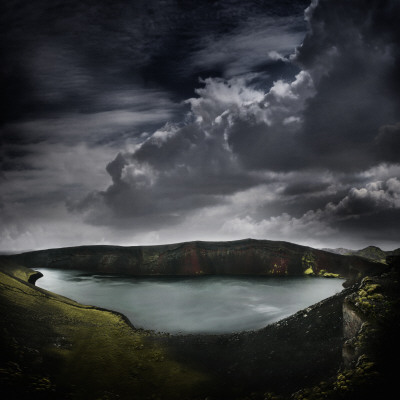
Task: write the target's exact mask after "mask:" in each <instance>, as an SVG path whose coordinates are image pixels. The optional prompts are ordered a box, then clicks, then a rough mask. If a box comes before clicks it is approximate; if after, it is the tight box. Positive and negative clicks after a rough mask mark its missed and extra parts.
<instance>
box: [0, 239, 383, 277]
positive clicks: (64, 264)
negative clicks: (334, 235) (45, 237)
mask: <svg viewBox="0 0 400 400" xmlns="http://www.w3.org/2000/svg"><path fill="white" fill-rule="evenodd" d="M2 258H3V259H5V260H9V261H10V262H15V263H18V264H20V265H25V266H28V267H30V268H39V267H42V268H63V269H71V268H74V269H81V270H86V271H91V272H104V273H120V274H128V275H202V274H219V275H224V274H232V275H234V274H252V275H303V274H305V273H306V274H315V275H327V276H329V274H339V275H341V276H344V277H347V278H352V279H355V278H357V277H361V276H365V275H366V274H370V273H373V272H377V271H379V269H380V268H382V266H381V265H380V264H378V263H373V262H371V261H368V260H366V259H363V258H359V257H355V256H341V255H338V254H333V253H329V252H325V251H322V250H317V249H312V248H310V247H305V246H300V245H296V244H292V243H287V242H275V241H268V240H252V239H246V240H238V241H232V242H187V243H177V244H171V245H161V246H135V247H119V246H81V247H70V248H60V249H50V250H41V251H34V252H28V253H23V254H19V255H12V256H2V257H0V259H2Z"/></svg>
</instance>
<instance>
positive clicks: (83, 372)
mask: <svg viewBox="0 0 400 400" xmlns="http://www.w3.org/2000/svg"><path fill="white" fill-rule="evenodd" d="M32 274H33V272H32V271H31V270H29V269H27V268H24V267H11V266H8V267H4V266H3V267H0V282H1V283H0V287H1V291H0V316H1V323H2V329H1V358H2V360H1V368H0V382H1V387H2V392H3V393H4V391H7V389H8V391H9V392H11V393H10V395H11V394H12V395H13V398H18V399H19V398H29V399H32V398H55V399H60V398H70V397H72V398H74V399H75V398H77V399H114V398H118V397H117V395H118V396H122V397H123V398H127V397H128V396H131V395H132V394H134V398H157V397H158V396H160V394H161V393H162V397H163V398H170V399H179V398H186V397H187V396H188V395H189V394H192V393H193V391H196V392H198V391H199V390H200V388H199V385H200V384H201V387H203V388H204V387H206V386H207V385H205V384H206V381H207V377H206V376H204V374H200V373H199V372H196V371H195V370H193V369H191V368H188V367H187V366H186V365H185V364H184V363H178V362H176V361H174V360H173V358H172V357H171V356H170V355H169V354H168V353H167V352H166V350H165V349H164V348H163V347H162V346H161V345H156V344H155V343H154V341H153V342H150V341H148V340H147V337H148V333H147V332H145V331H141V330H135V329H132V327H131V326H130V324H129V322H128V321H127V320H126V319H125V318H124V317H123V316H121V315H118V314H116V313H113V312H109V311H105V310H100V309H97V308H95V307H91V306H85V305H81V304H78V303H75V302H74V301H71V300H69V299H67V298H65V297H62V296H58V295H55V294H53V293H50V292H47V291H45V290H42V289H39V288H37V287H35V286H33V285H32V284H30V283H27V280H28V278H29V276H31V275H32ZM116 388H117V393H115V389H116ZM10 398H11V397H10Z"/></svg>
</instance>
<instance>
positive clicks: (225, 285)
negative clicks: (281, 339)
mask: <svg viewBox="0 0 400 400" xmlns="http://www.w3.org/2000/svg"><path fill="white" fill-rule="evenodd" d="M38 271H40V272H42V273H43V275H44V277H43V278H40V279H39V280H38V281H37V282H36V285H37V286H39V287H41V288H43V289H47V290H50V291H52V292H55V293H58V294H61V295H63V296H66V297H68V298H70V299H73V300H76V301H78V302H80V303H83V304H90V305H94V306H97V307H102V308H107V309H110V310H115V311H119V312H121V313H123V314H125V315H126V316H127V317H128V318H129V320H130V321H131V322H132V324H133V325H134V326H135V327H137V328H144V329H151V330H155V331H160V332H170V333H229V332H237V331H243V330H255V329H260V328H262V327H264V326H266V325H268V324H271V323H273V322H276V321H278V320H280V319H283V318H285V317H288V316H290V315H292V314H294V313H296V312H297V311H299V310H301V309H303V308H306V307H308V306H310V305H312V304H314V303H317V302H318V301H320V300H323V299H325V298H327V297H330V296H332V295H333V294H335V293H338V292H340V291H341V290H342V289H343V288H342V283H343V280H342V279H327V278H313V277H227V276H223V277H221V276H206V277H191V278H181V277H177V278H175V277H157V278H153V277H151V278H149V277H146V278H143V277H142V278H133V277H126V276H119V275H92V274H87V273H83V272H82V271H70V270H69V271H67V270H57V269H44V268H42V269H38Z"/></svg>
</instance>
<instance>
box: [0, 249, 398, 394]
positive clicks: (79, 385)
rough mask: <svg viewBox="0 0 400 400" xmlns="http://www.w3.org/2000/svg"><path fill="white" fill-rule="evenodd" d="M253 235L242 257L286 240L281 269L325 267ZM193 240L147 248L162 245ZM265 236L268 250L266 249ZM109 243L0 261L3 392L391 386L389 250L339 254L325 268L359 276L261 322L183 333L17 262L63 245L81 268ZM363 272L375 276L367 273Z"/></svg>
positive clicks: (312, 390)
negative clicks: (366, 257)
mask: <svg viewBox="0 0 400 400" xmlns="http://www.w3.org/2000/svg"><path fill="white" fill-rule="evenodd" d="M251 242H252V241H244V242H233V243H234V245H235V246H238V247H239V248H242V249H243V246H244V245H248V246H250V245H251V244H252V245H254V243H251ZM196 243H197V242H196ZM258 244H261V248H262V249H263V250H260V249H259V248H258V249H257V251H258V253H257V251H254V253H251V252H249V254H259V255H258V257H259V259H262V257H261V256H260V254H264V258H265V259H269V260H271V257H272V256H271V254H276V252H277V249H278V248H279V249H282V248H284V249H286V252H281V255H282V258H284V257H286V258H285V259H290V260H292V262H293V264H292V265H294V260H295V259H296V257H297V261H298V260H299V258H300V260H301V263H300V265H301V269H298V270H297V269H294V270H291V269H289V270H288V273H297V272H298V271H302V272H303V273H304V271H307V270H308V269H310V268H311V270H312V271H313V272H314V273H318V272H320V271H321V269H320V268H321V266H319V264H318V261H316V260H320V258H319V257H318V256H319V254H318V251H317V252H316V253H314V252H313V251H312V249H309V248H301V246H296V245H290V244H286V243H284V244H283V245H281V244H278V245H277V242H262V243H259V242H256V243H255V246H253V248H254V247H257V245H258ZM190 245H191V244H190V243H189V244H182V245H171V246H172V248H171V247H170V248H168V246H157V247H156V248H150V250H151V251H153V254H154V253H155V252H156V250H157V251H159V252H160V253H162V252H167V253H168V252H169V251H176V250H179V249H181V251H183V250H184V249H187V248H188V247H187V246H189V248H190ZM207 245H209V246H210V247H211V246H215V247H214V249H215V248H216V249H217V250H218V248H219V249H221V248H222V249H224V250H223V252H222V253H223V254H229V253H228V250H229V251H230V250H231V248H229V247H230V243H228V244H227V246H226V247H224V246H221V247H218V246H219V244H214V243H213V244H207ZM264 245H265V246H264ZM267 245H270V246H271V247H272V249H271V248H270V250H269V252H267V251H266V250H265V249H266V248H267ZM284 246H286V247H284ZM160 247H161V250H162V251H160ZM182 248H183V250H182ZM82 249H84V251H82ZM110 249H111V248H110V247H106V248H104V247H80V248H73V249H59V250H49V251H43V252H35V253H26V254H24V255H22V256H13V257H5V258H3V257H2V258H0V278H1V279H0V321H1V326H0V384H1V387H2V394H7V395H8V396H9V397H8V398H11V397H12V398H26V399H104V400H105V399H108V400H111V399H131V398H135V399H157V398H159V399H171V400H172V399H188V400H189V399H191V400H200V399H202V400H204V399H206V398H209V399H214V400H218V399H221V400H222V399H237V400H238V399H243V400H244V399H247V400H248V399H252V400H253V399H254V400H263V399H268V400H272V399H296V400H304V399H315V400H318V399H352V400H354V399H368V398H372V397H370V395H371V396H372V395H373V396H374V397H375V398H383V397H385V396H387V395H388V394H389V393H390V391H391V390H393V387H395V385H396V374H397V372H398V371H397V369H396V365H397V361H396V360H397V359H398V356H399V345H398V337H399V334H400V327H399V308H400V305H399V259H398V258H396V257H392V258H391V259H389V260H388V261H389V265H383V266H382V265H381V264H376V263H366V264H364V262H359V261H358V259H357V258H354V260H355V261H356V262H357V263H359V264H355V265H357V267H358V269H355V266H354V264H352V262H351V260H352V258H348V257H343V258H342V259H343V261H342V262H343V264H340V265H339V267H334V266H333V269H331V270H329V269H327V270H328V271H333V273H338V272H340V273H341V274H342V275H345V276H346V275H347V276H349V275H352V270H355V271H356V275H354V273H353V276H359V277H360V278H362V279H363V280H362V282H361V283H360V282H359V283H357V284H354V285H352V286H350V287H349V288H348V289H346V290H345V291H343V292H342V293H339V294H338V295H336V296H333V297H331V298H329V299H326V300H324V301H322V302H320V303H318V304H316V305H314V306H312V307H309V308H307V309H305V310H302V311H300V312H298V313H296V314H295V315H294V316H292V317H289V318H287V319H285V320H283V321H280V322H278V323H275V324H273V325H270V326H267V327H265V328H264V329H261V330H258V331H255V332H243V333H239V334H230V335H181V336H171V335H164V334H155V333H154V332H148V331H143V330H138V329H135V328H134V327H132V326H131V325H130V324H129V322H128V321H127V320H126V318H124V317H123V316H121V315H120V314H118V313H113V312H110V311H106V310H101V309H98V308H96V307H92V306H84V305H81V304H78V303H75V302H73V301H71V300H69V299H66V298H64V297H62V296H58V295H55V294H53V293H50V292H47V291H45V290H43V289H40V288H38V287H36V286H34V284H33V283H34V281H35V280H36V279H37V278H38V277H39V275H38V274H37V273H35V271H32V270H30V269H28V268H25V267H23V266H20V265H18V264H16V262H17V261H18V262H20V263H24V264H26V265H29V260H33V261H35V262H43V260H46V259H47V260H50V262H49V263H48V264H46V265H42V264H35V266H47V267H49V266H50V267H51V266H59V265H53V262H54V261H55V260H57V257H58V256H60V254H61V255H62V254H64V255H66V257H67V259H68V260H70V261H71V260H73V259H74V257H78V259H79V257H82V255H84V254H86V264H82V265H86V266H87V267H88V268H89V267H91V266H92V264H91V263H92V262H93V260H95V259H99V258H98V257H100V258H101V257H104V255H106V254H108V255H109V254H110ZM112 249H115V248H112ZM117 249H119V250H118V251H117V252H115V253H113V254H117V255H118V257H123V254H125V257H126V254H129V253H130V251H131V250H132V251H136V252H138V251H139V250H140V251H143V248H117ZM146 250H148V249H145V251H146ZM236 250H237V249H236ZM236 250H235V251H236ZM219 251H221V250H219ZM252 251H253V250H252ZM85 252H86V253H85ZM263 252H264V253H263ZM322 253H323V252H322ZM179 254H182V253H178V255H179ZM183 254H184V251H183ZM32 255H33V256H32ZM289 256H290V257H289ZM36 257H37V258H36ZM46 257H47V258H46ZM91 257H93V258H91ZM291 257H292V258H291ZM60 258H61V259H62V257H60ZM221 259H222V257H221ZM344 259H345V260H347V264H346V262H345V261H344ZM40 260H41V261H40ZM87 260H90V262H88V261H87ZM310 260H311V261H310ZM70 261H69V262H70ZM63 262H66V261H63ZM66 265H70V264H66ZM105 265H111V266H112V265H113V264H112V263H111V264H107V263H106V264H105ZM180 265H182V264H180ZM189 265H190V264H189ZM326 265H327V264H325V267H326ZM69 267H70V268H72V267H73V265H72V266H71V265H70V266H69ZM110 268H111V267H110ZM107 271H108V272H115V271H114V270H112V269H108V270H107ZM239 271H241V272H240V273H244V272H242V270H239ZM275 271H276V270H275ZM238 273H239V272H238ZM268 273H271V272H268ZM366 273H371V275H372V276H370V277H368V278H365V274H366ZM391 363H392V364H391ZM391 365H394V367H392V366H391ZM7 391H8V392H7ZM379 396H380V397H379ZM382 396H383V397H382ZM388 398H389V397H388Z"/></svg>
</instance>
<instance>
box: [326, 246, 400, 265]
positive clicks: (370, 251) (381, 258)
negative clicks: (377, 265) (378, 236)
mask: <svg viewBox="0 0 400 400" xmlns="http://www.w3.org/2000/svg"><path fill="white" fill-rule="evenodd" d="M322 250H323V251H328V252H330V253H334V254H340V255H342V256H358V257H363V258H367V259H368V260H372V261H377V262H382V263H385V262H386V257H387V256H392V255H393V256H394V255H400V248H398V249H396V250H391V251H384V250H382V249H380V248H379V247H377V246H368V247H365V248H364V249H361V250H350V249H344V248H343V247H339V248H337V249H328V248H324V249H322Z"/></svg>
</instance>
